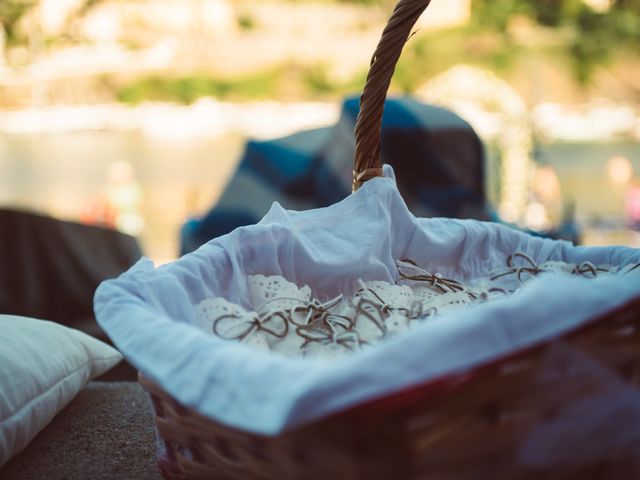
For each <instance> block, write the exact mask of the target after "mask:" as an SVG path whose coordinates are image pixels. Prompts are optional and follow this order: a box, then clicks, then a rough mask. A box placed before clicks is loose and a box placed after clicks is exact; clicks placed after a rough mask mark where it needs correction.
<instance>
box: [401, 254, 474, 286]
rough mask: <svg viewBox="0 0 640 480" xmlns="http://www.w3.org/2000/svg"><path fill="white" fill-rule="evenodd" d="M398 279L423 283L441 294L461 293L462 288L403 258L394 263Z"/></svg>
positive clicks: (457, 283)
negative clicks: (398, 275)
mask: <svg viewBox="0 0 640 480" xmlns="http://www.w3.org/2000/svg"><path fill="white" fill-rule="evenodd" d="M396 266H397V267H398V273H399V274H400V278H402V279H404V280H413V281H416V282H424V283H425V284H426V285H427V287H431V288H435V289H437V290H438V291H440V292H441V293H449V292H451V293H456V292H463V291H464V290H465V288H464V286H463V285H462V284H461V283H460V282H457V281H456V280H451V279H448V278H444V277H443V276H442V275H441V274H439V273H435V274H431V273H429V272H427V271H426V270H423V269H422V268H420V267H419V266H418V265H417V264H416V263H415V262H414V261H413V260H409V259H406V258H403V259H402V260H398V261H397V262H396Z"/></svg>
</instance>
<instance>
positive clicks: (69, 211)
mask: <svg viewBox="0 0 640 480" xmlns="http://www.w3.org/2000/svg"><path fill="white" fill-rule="evenodd" d="M243 145H244V139H243V138H242V137H241V136H240V135H236V134H229V135H222V136H220V137H217V138H212V139H188V140H186V139H185V140H171V141H163V140H158V139H149V138H146V137H144V136H142V135H140V134H136V133H122V132H86V133H73V134H63V135H37V136H8V135H0V172H1V175H0V205H2V206H8V205H12V206H19V207H24V208H29V209H33V210H37V211H41V212H46V213H50V214H53V215H55V216H58V217H62V218H68V219H79V218H80V217H81V215H82V213H83V211H84V210H86V208H87V206H88V205H90V203H91V202H92V200H95V198H96V197H97V196H98V195H99V194H100V193H101V192H104V191H105V189H106V188H107V185H108V181H107V177H108V170H109V166H110V165H111V164H112V163H113V162H116V161H126V162H129V163H130V164H131V165H132V166H133V169H134V171H135V174H136V178H137V181H138V182H139V185H140V187H141V191H142V195H143V197H142V203H141V205H140V213H141V215H142V217H143V218H144V221H145V227H144V230H143V232H142V234H141V236H140V237H141V241H142V245H143V249H144V251H145V253H146V254H147V255H149V256H151V257H152V258H154V259H156V260H158V261H166V260H169V259H171V258H173V257H175V255H176V252H177V251H178V246H177V243H178V229H179V226H180V224H181V223H182V222H183V221H184V219H185V218H186V217H187V216H188V215H191V214H195V213H198V212H203V211H205V210H206V209H207V208H208V207H209V206H210V205H211V204H212V203H213V202H214V201H215V200H216V198H217V197H218V195H219V194H220V192H221V189H222V188H223V187H224V184H225V182H226V181H227V179H228V178H229V176H230V175H231V174H232V173H233V171H234V168H235V165H236V162H237V160H238V158H239V156H240V155H241V153H242V148H243ZM614 155H623V156H625V157H627V158H629V159H630V160H631V162H632V165H633V167H634V172H635V174H636V176H638V175H640V144H638V143H637V142H631V141H616V142H608V143H556V144H548V145H541V146H540V147H539V151H538V158H539V160H540V161H542V162H544V163H547V164H550V165H552V166H553V167H554V168H555V169H556V171H557V173H558V178H559V180H560V185H561V188H562V194H563V197H564V198H566V199H571V200H573V201H575V203H576V206H577V214H578V218H579V220H581V221H582V222H583V223H584V226H585V227H586V229H587V236H586V238H585V239H586V241H587V242H588V243H600V244H602V243H610V242H616V243H632V242H633V241H635V240H633V239H634V238H635V237H631V236H630V235H631V233H629V232H620V231H619V229H618V227H620V226H621V225H622V223H623V215H624V194H625V192H624V190H623V188H622V187H619V186H616V185H614V184H613V183H611V182H610V181H609V180H608V179H607V177H606V163H607V161H608V160H609V159H610V158H611V157H612V156H614ZM603 220H605V222H604V224H605V225H608V224H607V223H606V221H609V220H610V224H612V225H614V228H609V230H608V231H606V232H604V233H603V232H602V231H600V230H598V228H599V225H602V224H603V222H602V221H603Z"/></svg>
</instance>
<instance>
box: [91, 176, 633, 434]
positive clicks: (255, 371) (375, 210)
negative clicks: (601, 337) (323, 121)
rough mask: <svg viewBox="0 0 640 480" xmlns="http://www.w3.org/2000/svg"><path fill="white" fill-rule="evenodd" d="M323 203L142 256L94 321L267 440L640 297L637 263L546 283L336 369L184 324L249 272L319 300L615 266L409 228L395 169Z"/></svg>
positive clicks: (538, 242)
mask: <svg viewBox="0 0 640 480" xmlns="http://www.w3.org/2000/svg"><path fill="white" fill-rule="evenodd" d="M385 174H386V176H387V177H388V178H379V179H374V180H371V181H369V182H367V183H366V184H365V185H364V186H363V188H361V189H360V190H359V191H358V192H356V193H355V194H353V195H351V196H349V197H348V198H346V199H345V200H343V201H342V202H340V203H338V204H335V205H332V206H330V207H327V208H322V209H317V210H311V211H305V212H292V211H285V210H283V209H282V208H281V207H280V205H278V204H277V203H275V204H274V205H273V206H272V208H271V210H270V211H269V213H268V214H267V215H266V216H265V217H264V219H263V220H262V221H261V222H260V223H259V224H258V225H255V226H250V227H243V228H239V229H237V230H235V231H233V232H231V233H230V234H228V235H225V236H223V237H220V238H217V239H214V240H212V241H210V242H209V243H207V244H206V245H204V246H202V247H201V248H200V249H199V250H197V251H196V252H194V253H192V254H189V255H186V256H184V257H182V258H181V259H179V260H177V261H176V262H173V263H171V264H167V265H163V266H160V267H157V268H156V267H154V265H153V264H152V262H151V261H150V260H148V259H142V260H140V261H139V262H138V263H137V264H136V265H134V266H133V267H132V268H131V269H130V270H129V271H128V272H126V273H124V274H123V275H121V276H120V277H119V278H118V279H113V280H109V281H106V282H104V283H103V284H102V285H100V287H99V288H98V290H97V292H96V296H95V311H96V316H97V319H98V322H99V324H100V325H101V326H102V328H104V330H105V331H106V332H107V333H108V334H109V336H110V337H111V339H112V340H113V341H114V343H115V345H116V346H117V347H118V348H119V349H120V350H121V351H122V352H123V353H124V354H125V356H126V358H127V359H128V360H129V361H130V362H131V363H132V364H133V365H134V366H135V367H136V368H138V369H139V370H140V371H141V372H143V373H144V374H145V375H147V376H148V377H150V378H151V379H152V380H153V381H154V382H156V383H158V384H159V385H161V386H162V388H163V389H164V390H166V391H167V392H169V393H170V394H171V395H172V396H174V397H175V398H176V399H177V400H178V401H180V402H181V403H183V404H184V405H186V406H189V407H191V408H194V409H196V410H197V411H199V412H200V413H202V414H204V415H207V416H209V417H211V418H213V419H215V420H217V421H220V422H222V423H224V424H227V425H231V426H234V427H238V428H241V429H244V430H248V431H253V432H257V433H263V434H277V433H279V432H281V431H283V430H287V429H291V428H293V427H296V426H299V425H301V424H304V423H307V422H310V421H312V420H314V419H318V418H321V417H324V416H326V415H329V414H331V413H333V412H337V411H340V410H343V409H345V408H347V407H350V406H353V405H356V404H359V403H361V402H363V401H365V400H368V399H372V398H376V397H380V396H383V395H385V394H388V393H390V392H394V391H398V390H402V389H405V388H407V387H409V386H412V385H416V384H421V383H424V382H427V381H429V380H430V379H436V378H438V377H441V376H443V375H445V374H448V373H451V372H464V371H465V370H468V369H470V368H471V367H473V366H476V365H478V364H480V363H483V362H487V361H490V360H492V359H496V358H499V357H501V356H504V355H506V354H509V353H512V352H515V351H518V350H521V349H523V348H525V347H527V346H531V345H534V344H536V343H539V342H542V341H545V340H548V339H550V338H553V337H557V336H559V335H561V334H563V333H564V332H567V331H569V330H572V329H575V328H577V327H579V326H581V325H584V324H586V323H588V321H589V320H590V319H593V318H595V317H597V316H599V315H601V314H604V313H606V312H607V311H610V310H611V309H614V308H616V307H619V306H622V305H624V304H625V303H627V302H629V301H630V300H632V299H634V298H637V297H638V296H639V295H640V268H638V269H636V270H635V271H634V272H632V273H629V274H628V275H625V276H608V277H606V278H605V277H602V278H597V279H584V278H575V277H571V276H569V275H564V274H545V275H541V276H540V277H538V278H536V279H534V280H532V281H530V282H527V283H526V285H525V286H524V287H523V288H522V289H521V290H520V291H519V292H517V294H515V295H514V296H512V297H509V298H505V299H504V300H497V301H494V302H491V303H487V304H483V305H480V306H477V307H474V308H473V309H465V310H461V311H455V312H451V313H449V314H445V315H443V316H442V317H441V318H440V319H438V321H433V322H429V323H426V324H424V325H422V326H420V327H418V328H416V329H415V330H412V332H411V334H410V335H406V336H403V337H400V338H394V339H391V340H389V341H387V342H384V343H382V344H380V345H379V346H378V347H376V348H372V349H370V350H369V351H366V352H363V353H362V354H358V355H354V356H352V357H349V358H345V359H344V361H343V362H340V363H339V364H336V363H335V362H334V363H326V362H322V361H314V360H303V359H289V358H285V357H281V356H279V355H275V354H269V353H264V352H259V351H253V350H251V349H250V348H248V347H246V346H243V345H241V344H238V343H236V342H228V341H224V340H221V339H219V338H217V337H215V336H212V335H207V334H205V333H203V332H202V331H201V330H199V329H198V328H195V327H194V326H193V324H194V323H195V318H194V306H195V305H197V304H198V303H199V302H200V301H202V300H204V299H206V298H213V297H219V296H221V297H224V298H226V299H227V300H229V301H231V302H234V303H238V304H240V305H242V306H243V307H248V305H247V301H246V299H247V298H248V297H247V283H246V276H247V275H248V274H265V275H282V276H283V277H285V278H286V279H288V280H289V281H291V282H294V283H296V284H297V285H299V286H302V285H305V284H307V285H309V286H310V287H311V288H312V290H313V292H314V295H316V296H318V297H319V298H320V299H321V300H328V299H330V298H333V297H335V296H336V295H338V294H339V293H342V292H344V293H346V294H352V293H353V292H354V291H355V290H357V288H358V284H357V279H358V278H361V279H363V280H384V281H389V282H394V281H395V280H396V278H397V268H396V265H395V261H396V260H397V259H399V258H410V259H412V260H414V261H415V262H417V263H418V264H419V265H420V266H421V267H423V268H424V269H425V270H427V271H430V272H434V273H435V272H440V273H442V274H443V275H444V276H446V277H449V278H454V279H459V280H468V279H473V278H476V277H482V276H485V275H486V274H487V273H488V272H489V271H491V270H495V269H496V268H500V267H504V265H505V260H506V257H507V256H508V255H509V254H511V253H514V252H516V251H522V252H526V253H527V255H529V256H530V257H531V258H532V259H533V260H534V261H535V262H536V263H542V262H544V261H547V260H561V261H566V262H573V263H580V262H583V261H591V262H592V263H594V264H595V265H599V264H610V265H619V266H624V265H627V264H629V263H637V262H640V251H639V250H635V249H631V248H625V247H573V246H572V245H571V244H570V243H568V242H563V241H553V240H549V239H543V238H537V237H533V236H529V235H526V234H523V233H521V232H518V231H515V230H512V229H510V228H508V227H504V226H501V225H497V224H493V223H484V222H478V221H472V220H451V219H442V218H435V219H416V218H415V217H414V216H413V215H412V214H411V213H410V212H409V211H408V209H407V208H406V206H405V204H404V202H403V200H402V198H401V197H400V194H399V193H398V191H397V189H396V186H395V182H394V179H393V172H392V171H391V169H390V168H388V167H385Z"/></svg>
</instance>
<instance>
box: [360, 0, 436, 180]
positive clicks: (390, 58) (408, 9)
mask: <svg viewBox="0 0 640 480" xmlns="http://www.w3.org/2000/svg"><path fill="white" fill-rule="evenodd" d="M429 3H431V0H400V1H399V2H398V4H397V5H396V8H395V9H394V10H393V13H392V14H391V18H390V19H389V22H388V23H387V26H386V27H385V29H384V31H383V32H382V37H381V38H380V42H379V43H378V46H377V48H376V51H375V52H374V54H373V57H372V58H371V66H370V68H369V73H368V74H367V81H366V83H365V86H364V90H363V92H362V96H361V97H360V112H359V113H358V119H357V120H356V129H355V135H356V158H355V167H354V169H353V191H354V192H355V191H356V190H357V189H358V188H360V187H361V186H362V184H363V183H364V182H366V181H367V180H369V179H371V178H373V177H379V176H381V175H382V161H381V160H380V135H381V129H382V112H383V110H384V101H385V99H386V97H387V90H388V89H389V84H390V83H391V77H392V76H393V72H394V70H395V67H396V63H398V59H399V58H400V53H402V47H404V44H405V43H406V42H407V39H408V38H409V35H410V34H411V29H412V28H413V26H414V25H415V23H416V21H417V20H418V17H420V15H421V14H422V12H424V10H425V9H426V8H427V6H428V5H429Z"/></svg>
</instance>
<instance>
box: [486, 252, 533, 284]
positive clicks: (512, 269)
mask: <svg viewBox="0 0 640 480" xmlns="http://www.w3.org/2000/svg"><path fill="white" fill-rule="evenodd" d="M518 257H520V258H522V259H524V260H525V261H526V262H528V263H529V265H530V266H529V267H526V266H523V265H514V263H513V261H514V259H515V258H518ZM541 271H542V270H540V268H539V267H538V265H536V263H535V262H534V261H533V260H532V259H531V257H529V256H528V255H527V254H525V253H522V252H516V253H512V254H511V255H509V256H508V257H507V269H506V270H505V271H504V272H502V273H499V274H497V275H493V276H492V277H490V280H492V281H493V280H497V279H498V278H501V277H505V276H507V275H512V274H514V273H515V274H516V278H517V279H518V281H519V282H520V283H522V273H523V272H524V273H528V274H529V275H531V276H534V277H535V276H536V275H537V274H538V273H540V272H541Z"/></svg>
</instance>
